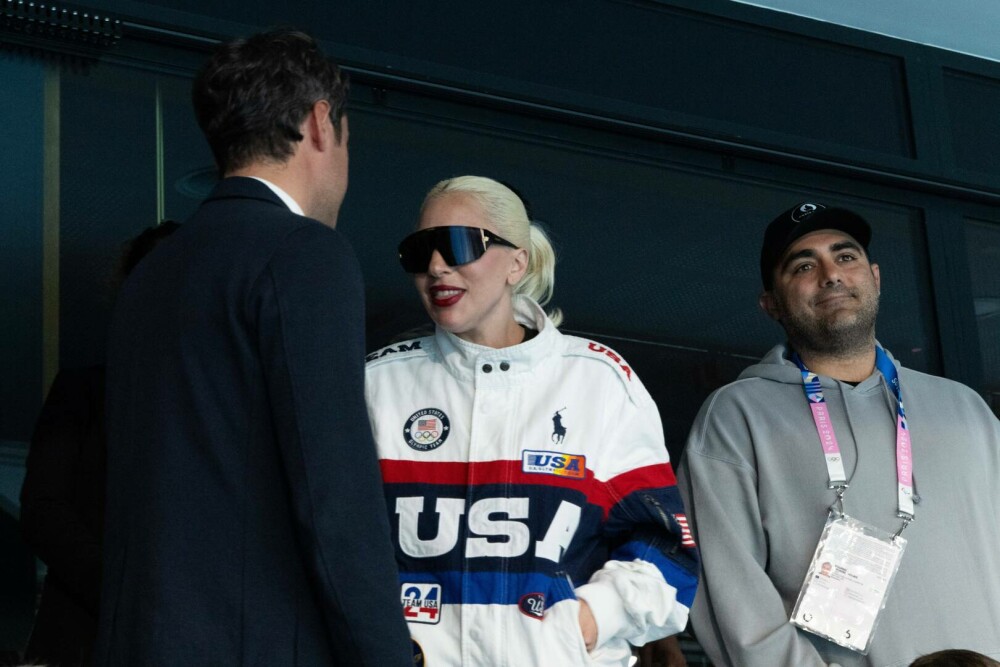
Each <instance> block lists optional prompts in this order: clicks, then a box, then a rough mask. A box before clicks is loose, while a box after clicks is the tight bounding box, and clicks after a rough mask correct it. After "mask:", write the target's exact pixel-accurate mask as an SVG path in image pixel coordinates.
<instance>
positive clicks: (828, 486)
mask: <svg viewBox="0 0 1000 667" xmlns="http://www.w3.org/2000/svg"><path fill="white" fill-rule="evenodd" d="M870 239H871V229H870V227H869V225H868V223H867V222H866V221H865V220H864V219H862V218H861V217H860V216H858V215H857V214H855V213H853V212H851V211H847V210H845V209H838V208H830V207H826V206H824V205H822V204H814V203H806V204H800V205H798V206H796V207H794V208H792V209H790V210H789V211H787V212H785V213H783V214H782V215H780V216H779V217H778V218H776V219H775V220H774V221H773V222H772V223H771V224H770V225H769V226H768V228H767V231H766V232H765V235H764V243H763V247H762V249H761V279H762V281H763V284H764V291H763V293H762V294H761V296H760V300H759V304H760V306H761V308H762V309H763V310H764V311H765V312H766V313H767V314H768V315H770V316H771V317H772V318H774V319H775V320H777V321H778V322H779V323H780V324H781V326H782V327H783V328H784V330H785V333H786V335H787V342H786V343H784V344H781V345H778V346H776V347H775V348H774V349H772V350H771V351H770V352H769V353H768V354H767V355H766V356H765V357H764V358H763V359H762V360H761V362H760V363H759V364H757V365H754V366H751V367H750V368H748V369H747V370H745V371H744V372H743V373H742V374H741V376H740V378H739V379H738V380H737V381H736V382H734V383H732V384H730V385H728V386H726V387H723V388H722V389H719V390H718V391H716V392H715V393H714V394H712V396H710V397H709V399H708V400H707V401H706V402H705V404H704V405H703V406H702V409H701V412H700V414H699V415H698V418H697V419H696V421H695V424H694V427H693V429H692V431H691V435H690V437H689V439H688V443H687V448H686V451H685V455H684V460H683V462H682V464H681V469H680V480H679V485H680V487H681V490H682V494H683V495H684V500H685V505H686V506H687V508H688V512H689V518H690V520H691V525H692V528H693V530H694V533H695V537H696V540H697V541H698V543H699V546H700V548H701V554H702V583H701V587H700V589H699V591H698V595H697V597H696V599H695V602H694V606H693V608H692V611H691V620H692V622H693V624H694V629H695V632H696V634H697V637H698V639H699V640H700V642H701V643H702V645H703V646H704V648H705V650H706V651H707V652H708V654H709V656H710V657H711V659H712V661H713V662H714V663H715V664H716V665H717V666H719V667H721V666H723V665H734V666H736V667H756V666H760V667H784V666H788V667H793V666H794V667H800V666H806V667H810V666H814V665H832V664H837V665H843V666H844V667H846V666H848V665H873V666H874V665H897V666H901V665H908V664H909V663H910V662H911V661H912V660H913V659H914V658H916V657H918V656H920V655H922V654H926V653H930V652H933V651H938V650H941V649H949V648H965V649H972V650H975V651H979V652H981V653H984V654H986V655H989V656H992V657H993V658H1000V574H998V573H1000V423H998V421H997V419H996V417H995V416H994V415H993V414H992V413H991V412H990V410H989V408H988V407H987V406H986V404H985V403H984V402H983V401H982V399H981V398H980V397H979V396H978V395H977V394H976V393H975V392H973V391H972V390H971V389H969V388H967V387H965V386H963V385H960V384H958V383H955V382H952V381H950V380H946V379H943V378H939V377H934V376H930V375H925V374H923V373H919V372H917V371H912V370H909V369H906V368H902V367H901V366H900V365H899V364H898V362H896V361H895V360H894V359H893V358H892V357H891V355H889V353H888V352H886V351H885V350H883V349H882V347H881V346H880V345H879V344H878V343H877V341H876V339H875V319H876V315H877V314H878V305H879V295H880V293H881V292H880V290H881V278H880V275H879V270H878V265H876V264H872V263H871V262H870V261H869V257H868V244H869V241H870ZM894 378H896V381H895V382H894V381H893V379H894ZM812 403H822V404H823V405H825V408H824V409H823V410H824V412H822V413H821V414H822V415H826V416H825V417H823V416H820V417H814V409H815V408H814V406H813V405H812ZM904 403H905V411H904V408H903V404H904ZM816 414H820V413H816ZM831 445H832V446H831ZM841 466H842V473H841V472H839V471H840V468H841ZM838 494H840V495H841V496H842V500H841V502H837V496H838ZM831 506H834V507H835V508H836V509H835V511H834V515H835V516H839V514H838V512H844V513H846V515H849V516H850V517H853V518H854V519H857V520H860V521H863V522H865V523H866V524H868V525H870V526H873V527H875V528H876V529H880V530H881V531H884V532H885V533H886V534H888V535H892V534H894V533H896V532H897V531H899V530H901V529H902V528H904V527H905V530H902V533H901V537H902V538H904V539H905V540H906V546H905V550H904V551H903V554H902V557H901V560H900V563H899V569H898V573H897V574H896V577H895V580H894V581H893V582H892V583H891V586H890V587H889V589H888V595H887V598H886V601H885V608H884V609H883V610H882V612H881V615H880V616H879V620H878V623H877V626H876V627H875V628H874V631H873V633H872V639H871V642H870V644H869V646H868V652H867V655H864V654H862V652H860V651H856V650H851V649H850V648H847V647H845V646H842V645H839V644H838V643H835V642H834V641H831V640H829V639H826V638H823V637H821V636H819V635H817V634H813V633H811V632H807V631H805V630H803V629H800V628H799V627H796V625H793V624H792V623H790V622H789V619H790V617H791V616H792V612H793V608H794V607H795V604H796V600H797V599H798V597H799V593H800V590H801V589H802V588H803V584H804V580H805V579H806V575H807V573H809V574H815V575H816V576H824V573H826V572H828V571H829V570H830V567H829V564H827V567H826V568H825V569H824V570H823V573H818V571H817V572H816V573H814V572H812V571H811V567H810V566H811V564H812V563H813V559H814V553H815V552H816V548H817V544H819V541H820V537H821V534H822V533H823V531H824V527H825V525H826V523H827V519H828V516H829V515H830V508H831ZM911 520H912V521H911ZM887 543H890V544H891V543H892V540H891V538H890V539H889V540H888V542H887ZM896 543H897V544H898V540H897V542H896ZM841 639H843V638H841ZM842 643H845V644H849V643H850V642H849V641H842Z"/></svg>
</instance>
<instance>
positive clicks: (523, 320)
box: [434, 296, 563, 386]
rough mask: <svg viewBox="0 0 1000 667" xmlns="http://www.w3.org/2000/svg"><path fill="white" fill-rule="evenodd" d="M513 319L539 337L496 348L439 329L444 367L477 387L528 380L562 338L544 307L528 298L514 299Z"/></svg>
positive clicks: (439, 341)
mask: <svg viewBox="0 0 1000 667" xmlns="http://www.w3.org/2000/svg"><path fill="white" fill-rule="evenodd" d="M514 319H515V320H517V322H518V323H519V324H523V325H525V326H527V327H529V328H532V329H535V330H537V331H538V335H537V336H535V337H534V338H532V339H531V340H529V341H527V342H524V343H518V344H517V345H512V346H511V347H504V348H500V349H496V348H492V347H486V346H485V345H476V344H475V343H470V342H468V341H466V340H462V339H461V338H459V337H458V336H456V335H454V334H452V333H449V332H447V331H445V330H443V329H442V328H441V327H437V329H436V330H435V332H434V340H435V342H436V345H437V348H438V350H439V352H440V354H441V358H442V361H443V362H444V365H445V367H446V368H447V369H448V371H449V372H450V373H451V374H452V375H454V376H455V377H457V378H458V379H460V380H463V381H466V382H472V381H475V383H476V386H503V385H509V384H515V383H518V382H521V381H523V380H524V379H526V378H527V377H528V376H529V375H530V374H531V373H532V371H533V369H534V368H535V367H536V366H538V365H539V364H540V363H542V362H543V361H544V360H545V359H547V358H549V357H551V356H552V355H553V353H555V352H557V351H558V350H559V349H560V346H561V345H562V342H563V339H562V334H560V333H559V330H558V329H556V326H555V325H554V324H553V323H552V320H550V319H549V318H548V316H547V315H546V314H545V311H543V310H542V308H541V306H539V305H538V304H537V303H535V302H534V301H533V300H532V299H529V298H528V297H526V296H515V297H514ZM504 365H506V367H507V368H506V370H504ZM487 367H488V368H489V370H488V371H487V370H486V368H487Z"/></svg>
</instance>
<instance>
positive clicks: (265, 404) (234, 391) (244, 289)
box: [95, 178, 412, 667]
mask: <svg viewBox="0 0 1000 667" xmlns="http://www.w3.org/2000/svg"><path fill="white" fill-rule="evenodd" d="M363 364H364V290H363V286H362V280H361V274H360V270H359V267H358V264H357V260H356V258H355V256H354V253H353V251H352V249H351V248H350V246H349V245H348V243H347V241H346V240H345V239H344V237H343V236H342V235H340V234H339V233H338V232H336V231H334V230H332V229H330V228H328V227H326V226H324V225H322V224H320V223H319V222H317V221H315V220H311V219H309V218H305V217H302V216H298V215H295V214H294V213H292V212H291V211H289V210H288V208H287V207H286V206H285V205H284V204H283V203H282V202H281V200H280V199H278V198H277V197H276V196H275V195H274V194H273V193H272V192H271V190H270V189H268V188H267V187H266V186H265V185H264V184H262V183H260V182H258V181H255V180H253V179H248V178H227V179H224V180H223V181H222V182H221V183H219V185H217V186H216V188H215V189H214V191H213V192H212V194H211V195H210V196H209V198H208V199H207V200H206V201H205V202H204V203H203V204H202V205H201V207H200V208H199V209H198V211H197V212H196V213H195V214H194V216H193V217H192V218H191V219H190V220H189V221H188V222H187V223H185V224H184V225H182V227H181V229H180V230H178V231H177V232H176V233H174V234H173V235H172V236H171V237H170V238H168V239H166V240H165V241H164V242H163V243H161V244H160V245H159V246H158V247H157V248H156V250H155V251H154V252H153V253H151V254H150V255H149V256H148V257H147V258H145V259H144V260H143V261H142V262H141V263H140V264H139V266H138V267H136V269H135V271H133V273H132V275H131V276H130V278H129V279H128V281H127V282H126V284H125V285H124V287H123V289H122V291H121V294H120V295H119V298H118V302H117V304H116V307H115V311H114V314H113V318H112V325H111V331H110V338H109V350H108V369H107V372H108V379H107V390H108V391H107V430H108V507H107V518H106V531H105V561H104V581H103V589H102V599H101V620H100V630H99V635H98V646H97V656H96V661H95V662H96V664H97V665H121V666H128V667H139V666H143V665H157V666H160V665H162V666H164V667H173V666H176V665H185V666H190V665H267V666H268V667H279V666H285V665H289V666H291V665H349V666H351V667H355V666H358V665H373V666H377V667H386V666H390V665H391V666H396V665H400V666H402V665H408V664H412V658H411V649H410V640H409V636H408V633H407V630H406V626H405V623H404V621H403V617H402V611H401V607H400V598H399V584H398V579H397V573H396V566H395V562H394V559H393V552H392V547H391V544H390V537H389V526H388V518H387V515H386V506H385V500H384V498H383V495H382V491H381V477H380V474H379V470H378V462H377V460H376V456H375V447H374V444H373V441H372V436H371V430H370V427H369V424H368V420H367V411H366V409H365V403H364V389H363V387H364V367H363Z"/></svg>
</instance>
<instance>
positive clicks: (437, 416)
mask: <svg viewBox="0 0 1000 667" xmlns="http://www.w3.org/2000/svg"><path fill="white" fill-rule="evenodd" d="M450 430H451V422H450V421H448V415H446V414H445V413H443V412H441V411H440V410H438V409H436V408H424V409H423V410H417V411H416V412H414V413H413V414H412V415H410V418H409V419H407V420H406V424H405V425H404V426H403V437H404V438H405V439H406V444H408V445H409V446H410V447H411V448H412V449H415V450H417V451H418V452H429V451H431V450H432V449H437V448H438V447H440V446H441V445H443V444H444V441H445V440H447V439H448V433H449V431H450Z"/></svg>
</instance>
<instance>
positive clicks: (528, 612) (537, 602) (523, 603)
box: [517, 593, 545, 620]
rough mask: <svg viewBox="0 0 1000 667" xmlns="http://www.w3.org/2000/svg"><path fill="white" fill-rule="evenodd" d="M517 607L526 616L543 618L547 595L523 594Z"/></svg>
mask: <svg viewBox="0 0 1000 667" xmlns="http://www.w3.org/2000/svg"><path fill="white" fill-rule="evenodd" d="M517 608H518V609H520V610H521V613H522V614H524V615H525V616H530V617H531V618H537V619H538V620H541V619H542V617H543V616H545V596H544V595H542V594H541V593H528V594H527V595H522V596H521V599H520V600H518V602H517Z"/></svg>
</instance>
